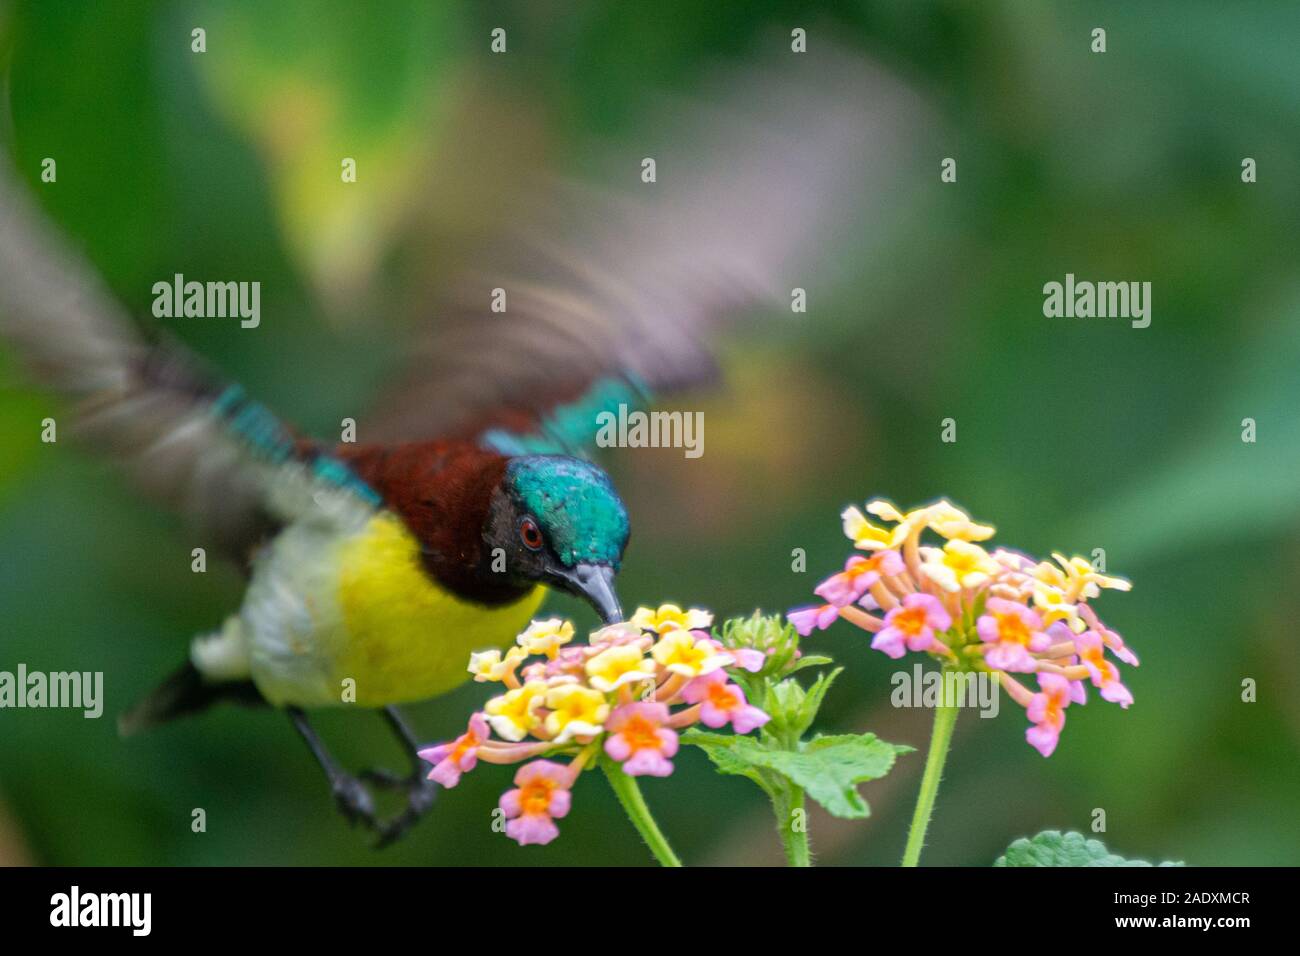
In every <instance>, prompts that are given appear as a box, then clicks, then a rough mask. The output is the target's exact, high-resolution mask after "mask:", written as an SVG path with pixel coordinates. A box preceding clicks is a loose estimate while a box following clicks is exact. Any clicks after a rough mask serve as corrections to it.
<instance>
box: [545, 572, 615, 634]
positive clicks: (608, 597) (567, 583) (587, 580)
mask: <svg viewBox="0 0 1300 956" xmlns="http://www.w3.org/2000/svg"><path fill="white" fill-rule="evenodd" d="M558 577H559V578H560V580H561V581H563V583H564V587H565V589H566V590H568V591H571V592H573V593H574V594H576V595H578V597H582V598H586V599H587V600H588V601H590V602H591V606H592V607H594V608H595V609H596V613H597V614H599V615H600V616H601V619H602V620H603V621H604V622H605V623H606V624H617V623H618V622H619V621H621V620H623V608H622V606H621V605H620V604H619V603H618V595H617V594H616V593H615V592H614V569H613V568H612V567H610V566H609V565H608V564H578V565H575V566H574V567H573V568H566V569H565V570H564V571H561V572H559V573H558Z"/></svg>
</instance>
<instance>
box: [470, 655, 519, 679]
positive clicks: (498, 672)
mask: <svg viewBox="0 0 1300 956" xmlns="http://www.w3.org/2000/svg"><path fill="white" fill-rule="evenodd" d="M527 656H528V652H527V651H525V650H524V649H523V648H521V647H512V648H510V649H509V650H508V651H506V655H505V657H504V658H503V657H502V656H501V652H500V651H499V650H496V649H495V648H493V649H492V650H490V651H479V652H477V653H474V654H471V655H470V656H469V668H468V670H469V672H470V673H471V674H473V675H474V680H476V681H478V682H480V683H482V682H484V681H503V680H505V679H506V675H507V674H513V673H514V671H515V668H516V667H518V666H519V663H520V661H522V660H523V659H524V658H526V657H527Z"/></svg>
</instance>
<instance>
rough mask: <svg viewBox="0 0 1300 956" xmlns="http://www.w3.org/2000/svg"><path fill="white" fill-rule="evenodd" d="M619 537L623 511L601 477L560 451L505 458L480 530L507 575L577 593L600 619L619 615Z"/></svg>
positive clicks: (622, 542)
mask: <svg viewBox="0 0 1300 956" xmlns="http://www.w3.org/2000/svg"><path fill="white" fill-rule="evenodd" d="M627 537H628V520H627V509H626V508H625V507H624V506H623V501H622V499H621V498H619V496H618V492H617V491H615V490H614V485H613V483H612V482H611V481H610V480H609V475H607V474H605V472H604V471H602V470H601V469H600V468H597V467H596V466H595V465H593V464H591V463H590V462H586V461H582V460H580V459H577V458H570V457H567V456H563V455H524V456H520V457H518V458H512V459H511V460H510V462H509V464H507V465H506V470H505V474H504V475H503V476H502V478H501V483H500V485H499V486H498V487H497V489H496V492H495V493H494V495H493V497H492V503H491V506H490V509H489V512H488V518H487V524H486V527H485V528H484V538H485V540H486V544H487V547H488V549H489V550H490V551H491V550H495V549H496V548H501V549H502V550H503V551H504V553H505V556H506V569H507V573H509V574H511V575H512V576H513V577H514V578H515V579H517V580H520V581H534V582H540V583H542V584H546V585H549V586H551V587H556V588H559V589H561V590H563V591H567V592H569V593H570V594H574V595H576V596H578V597H581V598H583V599H584V600H586V601H588V602H590V604H591V605H592V607H594V608H595V609H596V612H597V613H598V614H599V615H600V616H601V618H602V619H603V620H604V621H605V622H606V623H614V622H616V621H620V620H622V619H623V611H622V608H621V607H620V605H619V601H618V595H617V594H616V593H615V590H614V577H615V575H617V574H618V571H619V567H620V565H621V562H622V560H623V549H624V548H625V547H627Z"/></svg>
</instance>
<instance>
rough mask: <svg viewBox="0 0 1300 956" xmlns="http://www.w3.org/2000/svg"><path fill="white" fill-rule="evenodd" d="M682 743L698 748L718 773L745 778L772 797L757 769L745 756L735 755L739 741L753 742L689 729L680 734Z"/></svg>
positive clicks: (767, 783) (770, 790) (748, 739)
mask: <svg viewBox="0 0 1300 956" xmlns="http://www.w3.org/2000/svg"><path fill="white" fill-rule="evenodd" d="M681 739H682V743H684V744H690V745H691V746H693V747H699V748H700V749H701V750H703V751H704V753H705V754H706V755H707V756H708V758H709V759H710V760H712V761H713V765H714V766H715V767H717V768H718V772H719V773H725V774H731V775H733V776H737V777H746V778H748V779H750V780H752V781H753V782H754V783H756V784H758V786H759V787H760V788H761V789H762V790H763V792H764V793H766V794H767V795H768V796H772V786H771V783H770V782H769V781H768V780H767V779H765V777H764V775H763V774H762V773H761V772H760V771H759V769H758V768H757V767H756V766H754V764H753V763H752V762H750V761H749V760H747V759H746V758H745V756H743V755H742V754H740V753H737V747H736V744H737V743H738V742H739V741H742V740H743V741H748V742H749V743H753V741H752V740H751V739H750V738H748V737H730V736H728V735H726V734H710V733H707V732H705V731H702V730H695V729H691V730H688V731H686V732H685V733H684V734H682V738H681Z"/></svg>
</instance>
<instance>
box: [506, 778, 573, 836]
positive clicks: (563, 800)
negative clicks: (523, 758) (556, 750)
mask: <svg viewBox="0 0 1300 956" xmlns="http://www.w3.org/2000/svg"><path fill="white" fill-rule="evenodd" d="M572 785H573V774H572V772H571V771H570V770H569V768H568V767H566V766H565V765H564V764H560V763H555V762H554V761H551V760H534V761H533V762H532V763H526V764H524V765H523V766H522V767H520V768H519V772H518V773H516V774H515V789H514V790H507V791H506V792H505V793H503V794H502V795H501V803H500V807H501V810H502V812H503V813H505V815H506V819H507V820H508V821H509V822H507V823H506V836H508V837H510V838H511V839H512V840H514V841H515V842H517V843H518V844H519V845H520V846H528V845H529V844H530V843H535V844H538V845H544V844H547V843H550V842H551V841H552V840H554V839H555V838H556V837H557V836H559V835H560V828H559V827H557V826H556V825H555V821H556V820H558V819H560V818H562V817H564V816H565V815H567V814H568V812H569V806H570V794H569V787H570V786H572Z"/></svg>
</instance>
